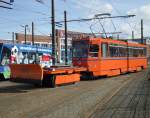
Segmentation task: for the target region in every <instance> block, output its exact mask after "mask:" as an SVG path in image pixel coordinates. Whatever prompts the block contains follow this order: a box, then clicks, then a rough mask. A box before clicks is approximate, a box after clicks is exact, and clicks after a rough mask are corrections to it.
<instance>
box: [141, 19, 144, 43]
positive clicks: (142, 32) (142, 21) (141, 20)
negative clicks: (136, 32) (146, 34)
mask: <svg viewBox="0 0 150 118" xmlns="http://www.w3.org/2000/svg"><path fill="white" fill-rule="evenodd" d="M141 43H142V44H144V41H143V19H141Z"/></svg>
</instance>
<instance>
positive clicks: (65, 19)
mask: <svg viewBox="0 0 150 118" xmlns="http://www.w3.org/2000/svg"><path fill="white" fill-rule="evenodd" d="M64 21H65V22H64V23H65V24H64V25H65V65H67V64H68V41H67V38H68V34H67V12H66V11H64Z"/></svg>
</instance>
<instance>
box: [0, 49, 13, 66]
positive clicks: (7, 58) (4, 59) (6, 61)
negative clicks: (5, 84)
mask: <svg viewBox="0 0 150 118" xmlns="http://www.w3.org/2000/svg"><path fill="white" fill-rule="evenodd" d="M10 52H11V51H10V50H9V49H8V48H6V47H4V48H3V51H2V62H1V65H7V64H10V55H11V53H10Z"/></svg>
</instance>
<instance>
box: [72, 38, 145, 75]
mask: <svg viewBox="0 0 150 118" xmlns="http://www.w3.org/2000/svg"><path fill="white" fill-rule="evenodd" d="M83 40H88V42H90V44H98V45H101V44H102V43H108V44H121V45H125V46H126V45H127V42H124V41H119V40H112V39H102V38H87V39H83ZM128 46H136V47H146V45H143V44H137V43H128ZM98 54H99V56H98V57H97V58H96V57H94V58H93V57H92V58H91V57H88V58H81V59H80V60H78V59H76V58H74V59H73V65H74V66H80V67H86V68H87V70H88V71H89V72H91V73H92V74H93V76H104V75H106V76H114V75H119V74H121V73H125V72H132V71H139V70H141V69H143V68H147V57H144V56H141V57H129V58H128V60H127V57H106V58H103V57H102V55H101V48H100V49H99V52H98ZM127 61H128V62H127Z"/></svg>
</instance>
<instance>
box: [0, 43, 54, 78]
mask: <svg viewBox="0 0 150 118" xmlns="http://www.w3.org/2000/svg"><path fill="white" fill-rule="evenodd" d="M33 63H38V64H40V65H41V66H42V67H46V66H47V67H49V66H51V65H52V59H51V49H50V48H44V47H39V46H32V45H26V44H15V45H13V44H4V43H0V80H3V79H8V78H10V68H9V66H8V65H9V64H33Z"/></svg>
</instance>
